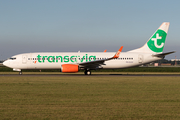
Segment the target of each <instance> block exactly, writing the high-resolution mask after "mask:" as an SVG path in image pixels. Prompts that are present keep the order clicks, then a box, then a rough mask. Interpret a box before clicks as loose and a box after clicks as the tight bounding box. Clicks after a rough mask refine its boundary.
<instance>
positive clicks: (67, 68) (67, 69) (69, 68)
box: [61, 64, 79, 73]
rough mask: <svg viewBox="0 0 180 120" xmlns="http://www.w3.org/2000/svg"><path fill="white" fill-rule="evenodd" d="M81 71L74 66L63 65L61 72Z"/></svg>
mask: <svg viewBox="0 0 180 120" xmlns="http://www.w3.org/2000/svg"><path fill="white" fill-rule="evenodd" d="M78 71H79V66H78V65H74V64H63V65H61V72H63V73H76V72H78Z"/></svg>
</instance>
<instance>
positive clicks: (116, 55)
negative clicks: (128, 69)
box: [112, 46, 123, 59]
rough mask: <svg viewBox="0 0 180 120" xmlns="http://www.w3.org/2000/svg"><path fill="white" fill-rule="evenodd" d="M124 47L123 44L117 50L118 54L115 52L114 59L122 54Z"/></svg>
mask: <svg viewBox="0 0 180 120" xmlns="http://www.w3.org/2000/svg"><path fill="white" fill-rule="evenodd" d="M122 49H123V46H121V47H120V48H119V50H118V51H117V52H116V54H115V55H114V56H113V57H112V58H113V59H114V58H118V57H119V55H120V53H121V51H122Z"/></svg>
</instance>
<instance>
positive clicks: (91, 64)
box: [79, 46, 123, 68]
mask: <svg viewBox="0 0 180 120" xmlns="http://www.w3.org/2000/svg"><path fill="white" fill-rule="evenodd" d="M122 49H123V46H121V47H120V48H119V50H118V51H117V52H116V54H115V55H114V56H113V57H111V58H108V59H102V60H95V61H89V62H83V63H80V64H79V65H80V66H82V67H85V68H96V67H98V66H100V65H103V64H104V62H105V61H108V60H112V59H116V58H118V57H119V55H120V53H121V51H122Z"/></svg>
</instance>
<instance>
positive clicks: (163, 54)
mask: <svg viewBox="0 0 180 120" xmlns="http://www.w3.org/2000/svg"><path fill="white" fill-rule="evenodd" d="M175 52H176V51H172V52H167V53H161V54H155V55H153V56H154V57H165V56H166V55H169V54H172V53H175Z"/></svg>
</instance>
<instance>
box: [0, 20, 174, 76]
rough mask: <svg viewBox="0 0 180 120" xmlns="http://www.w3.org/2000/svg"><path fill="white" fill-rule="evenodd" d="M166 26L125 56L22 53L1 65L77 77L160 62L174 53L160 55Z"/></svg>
mask: <svg viewBox="0 0 180 120" xmlns="http://www.w3.org/2000/svg"><path fill="white" fill-rule="evenodd" d="M169 24H170V23H169V22H163V23H162V24H161V26H160V27H159V28H158V29H157V30H156V31H155V33H154V34H153V35H152V36H151V37H150V39H149V40H148V41H147V42H146V43H145V44H144V46H142V47H141V48H137V49H134V50H131V51H127V52H121V51H122V49H123V46H121V47H120V49H119V50H118V51H117V52H116V53H115V52H106V50H105V51H104V52H80V51H78V52H40V53H24V54H18V55H15V56H12V57H11V58H9V59H7V60H6V61H4V62H3V65H4V66H7V67H9V68H13V70H14V71H19V74H20V75H21V74H22V70H25V69H39V70H41V69H60V71H61V72H63V73H76V72H78V71H79V70H84V74H85V75H91V70H97V69H120V68H129V67H135V66H140V65H143V64H147V63H150V62H153V61H157V60H161V59H163V58H164V57H165V56H166V55H168V54H172V53H174V52H175V51H172V52H167V53H163V49H164V45H165V40H166V36H167V33H168V29H169Z"/></svg>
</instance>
